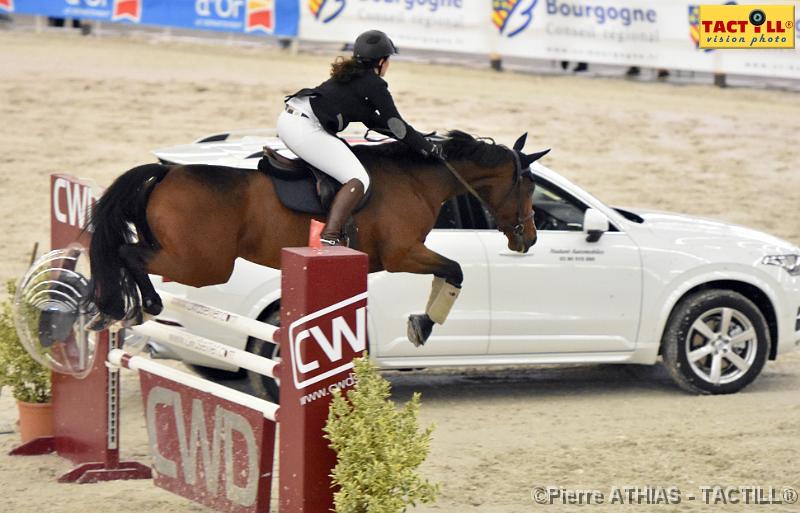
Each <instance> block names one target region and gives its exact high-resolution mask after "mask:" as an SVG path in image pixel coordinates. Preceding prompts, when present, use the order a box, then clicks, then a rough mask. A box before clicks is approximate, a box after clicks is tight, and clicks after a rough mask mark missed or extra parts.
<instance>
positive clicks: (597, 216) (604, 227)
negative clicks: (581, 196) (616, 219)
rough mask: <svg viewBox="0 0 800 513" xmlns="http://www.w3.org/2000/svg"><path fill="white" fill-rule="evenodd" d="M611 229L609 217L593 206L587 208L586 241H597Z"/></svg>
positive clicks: (584, 220)
mask: <svg viewBox="0 0 800 513" xmlns="http://www.w3.org/2000/svg"><path fill="white" fill-rule="evenodd" d="M608 229H609V224H608V218H607V217H606V216H605V214H603V213H602V212H600V211H599V210H595V209H593V208H587V209H586V213H585V214H584V216H583V232H584V233H586V242H597V241H598V240H600V237H602V236H603V234H604V233H606V232H607V231H608Z"/></svg>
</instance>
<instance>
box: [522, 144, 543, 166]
mask: <svg viewBox="0 0 800 513" xmlns="http://www.w3.org/2000/svg"><path fill="white" fill-rule="evenodd" d="M548 153H550V148H547V149H546V150H544V151H537V152H536V153H531V154H529V155H523V156H522V158H521V159H520V163H521V164H522V167H523V169H524V168H526V167H528V166H530V165H531V164H533V163H534V162H536V161H537V160H539V159H540V158H542V157H544V156H545V155H547V154H548Z"/></svg>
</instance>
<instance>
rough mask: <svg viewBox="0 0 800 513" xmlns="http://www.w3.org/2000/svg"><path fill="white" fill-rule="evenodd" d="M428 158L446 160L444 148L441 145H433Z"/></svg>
mask: <svg viewBox="0 0 800 513" xmlns="http://www.w3.org/2000/svg"><path fill="white" fill-rule="evenodd" d="M428 157H430V158H432V159H436V160H445V158H446V157H445V154H444V147H443V146H442V145H441V144H437V143H432V145H431V149H430V150H428Z"/></svg>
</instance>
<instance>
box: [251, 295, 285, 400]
mask: <svg viewBox="0 0 800 513" xmlns="http://www.w3.org/2000/svg"><path fill="white" fill-rule="evenodd" d="M258 320H259V321H261V322H266V323H267V324H272V325H273V326H280V325H281V312H280V309H277V310H274V311H271V310H270V311H267V312H266V313H265V314H262V315H261V317H259V318H258ZM247 350H248V351H249V352H251V353H253V354H257V355H259V356H263V357H265V358H269V359H271V360H280V348H279V347H278V344H274V343H272V342H269V341H266V340H261V339H260V338H255V337H250V338H248V339H247ZM246 373H247V385H246V387H247V393H249V394H250V395H254V396H256V397H260V398H261V399H266V400H268V401H272V402H274V403H277V402H279V401H278V398H279V395H278V394H279V391H280V387H279V383H278V382H277V381H276V380H274V379H272V378H270V377H267V376H263V375H261V374H258V373H257V372H253V371H246Z"/></svg>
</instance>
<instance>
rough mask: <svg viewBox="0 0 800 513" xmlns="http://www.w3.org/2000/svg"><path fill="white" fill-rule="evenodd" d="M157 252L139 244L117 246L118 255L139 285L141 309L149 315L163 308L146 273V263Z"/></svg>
mask: <svg viewBox="0 0 800 513" xmlns="http://www.w3.org/2000/svg"><path fill="white" fill-rule="evenodd" d="M157 252H158V250H155V249H152V248H150V247H149V246H144V245H141V244H126V245H124V246H122V247H121V248H119V256H120V257H121V258H122V260H123V261H124V262H125V266H126V267H127V269H128V272H130V273H131V276H132V277H133V281H135V282H136V285H137V286H138V287H139V293H140V294H141V296H142V309H143V310H144V312H145V313H147V314H150V315H158V314H160V313H161V311H162V310H163V309H164V305H163V303H162V302H161V298H160V297H159V295H158V293H157V292H156V289H155V287H153V282H151V281H150V276H148V274H147V267H148V263H149V262H150V260H151V259H152V258H153V257H154V256H155V255H156V253H157Z"/></svg>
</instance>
